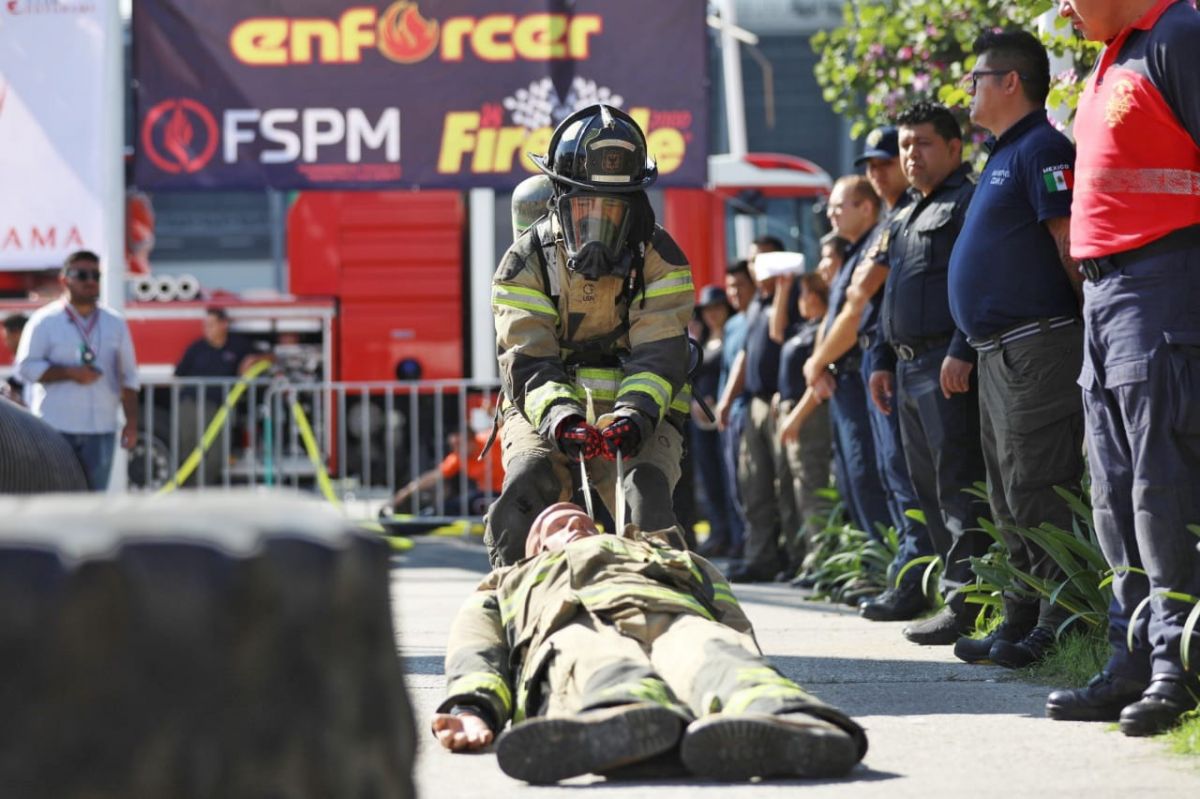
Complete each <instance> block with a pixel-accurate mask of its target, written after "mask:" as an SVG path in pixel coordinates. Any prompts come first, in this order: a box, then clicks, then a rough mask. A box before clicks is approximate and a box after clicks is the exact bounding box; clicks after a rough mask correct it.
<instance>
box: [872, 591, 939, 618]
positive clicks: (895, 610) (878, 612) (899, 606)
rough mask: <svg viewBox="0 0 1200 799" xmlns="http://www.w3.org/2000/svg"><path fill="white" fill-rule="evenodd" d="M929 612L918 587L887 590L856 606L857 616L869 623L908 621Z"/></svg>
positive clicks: (927, 601) (926, 601) (927, 603)
mask: <svg viewBox="0 0 1200 799" xmlns="http://www.w3.org/2000/svg"><path fill="white" fill-rule="evenodd" d="M927 610H929V600H928V599H926V598H925V595H924V594H923V593H922V592H921V588H920V586H917V585H906V586H903V587H901V588H889V589H888V590H886V591H884V592H883V593H882V594H880V595H879V596H877V597H875V598H874V599H871V600H868V601H866V602H863V603H861V604H860V605H859V606H858V615H860V616H862V617H863V618H864V619H870V620H871V621H909V620H910V619H915V618H916V617H917V616H920V615H921V614H922V613H924V612H925V611H927Z"/></svg>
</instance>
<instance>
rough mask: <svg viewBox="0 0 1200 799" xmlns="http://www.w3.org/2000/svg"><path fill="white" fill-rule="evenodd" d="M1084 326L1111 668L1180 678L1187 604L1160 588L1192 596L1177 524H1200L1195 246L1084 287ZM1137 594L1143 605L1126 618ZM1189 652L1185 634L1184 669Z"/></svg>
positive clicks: (1197, 586) (1188, 540)
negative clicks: (1111, 574) (1109, 576)
mask: <svg viewBox="0 0 1200 799" xmlns="http://www.w3.org/2000/svg"><path fill="white" fill-rule="evenodd" d="M1084 332H1085V357H1084V362H1083V371H1082V373H1081V375H1080V377H1079V383H1080V385H1081V386H1083V404H1084V410H1085V415H1086V420H1087V442H1088V462H1089V464H1090V466H1091V474H1092V506H1093V512H1094V515H1095V524H1096V533H1097V535H1098V537H1099V539H1100V545H1101V547H1102V548H1103V549H1104V556H1105V558H1106V559H1107V560H1108V562H1109V564H1110V565H1111V566H1112V567H1113V568H1114V569H1115V571H1116V576H1115V579H1114V580H1113V603H1112V606H1111V608H1110V610H1109V638H1110V640H1111V642H1112V654H1111V658H1110V660H1109V668H1110V669H1111V670H1112V671H1113V672H1114V673H1116V674H1120V675H1122V676H1127V677H1130V678H1133V679H1143V680H1144V679H1146V678H1148V677H1149V676H1151V675H1152V674H1173V675H1178V674H1181V673H1182V671H1183V666H1182V663H1181V662H1180V644H1181V642H1182V638H1183V625H1184V622H1185V620H1186V618H1187V614H1188V612H1189V611H1190V609H1191V607H1192V605H1193V604H1194V600H1188V601H1182V600H1178V599H1172V598H1170V597H1169V596H1167V595H1166V592H1168V591H1170V592H1178V593H1181V594H1187V595H1191V596H1192V597H1197V596H1200V552H1197V549H1196V546H1197V542H1198V541H1200V539H1198V538H1197V537H1196V536H1195V535H1194V534H1193V533H1191V532H1189V531H1188V529H1187V525H1189V524H1191V525H1195V524H1200V249H1192V250H1184V251H1180V252H1174V253H1166V254H1161V255H1157V256H1150V257H1146V258H1144V259H1142V260H1139V261H1135V262H1133V263H1131V264H1129V265H1127V266H1126V267H1124V268H1123V269H1120V270H1118V271H1116V272H1113V273H1111V274H1109V275H1107V276H1105V277H1103V278H1101V279H1100V280H1099V281H1098V282H1094V283H1093V282H1088V283H1085V284H1084ZM1127 567H1132V568H1135V569H1144V570H1145V575H1143V574H1141V573H1139V572H1135V571H1130V570H1128V568H1127ZM1147 596H1150V597H1151V601H1150V605H1149V607H1148V608H1144V609H1143V610H1142V611H1141V613H1139V615H1138V616H1137V618H1131V616H1132V614H1133V611H1134V610H1135V608H1137V606H1138V605H1139V603H1141V601H1142V600H1143V599H1145V598H1146V597H1147ZM1130 626H1132V627H1133V643H1134V649H1133V651H1132V652H1130V651H1129V650H1128V648H1127V646H1126V631H1127V630H1128V628H1129V627H1130ZM1198 648H1200V636H1195V637H1193V639H1192V642H1191V650H1192V659H1193V664H1192V670H1193V673H1195V670H1196V668H1197V667H1196V665H1195V661H1196V659H1197V658H1200V649H1198Z"/></svg>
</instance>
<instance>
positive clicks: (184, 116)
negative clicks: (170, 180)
mask: <svg viewBox="0 0 1200 799" xmlns="http://www.w3.org/2000/svg"><path fill="white" fill-rule="evenodd" d="M217 141H218V134H217V120H216V119H214V118H213V115H212V112H210V111H209V110H208V109H207V108H205V107H204V106H202V105H201V104H200V103H198V102H196V101H195V100H190V99H188V98H186V97H181V98H175V99H172V100H163V101H162V102H161V103H159V104H158V105H156V106H154V107H153V108H151V109H150V111H149V112H148V113H147V114H146V119H145V121H143V122H142V149H143V150H144V151H145V153H146V157H147V158H149V159H150V161H151V162H152V163H153V164H154V165H155V166H156V167H158V168H159V169H161V170H162V171H164V172H167V173H169V174H172V175H178V174H179V173H181V172H182V173H184V174H189V175H190V174H192V173H193V172H199V171H200V170H201V169H203V168H204V167H205V166H206V165H207V164H208V162H209V161H211V160H212V157H213V153H215V152H216V151H217Z"/></svg>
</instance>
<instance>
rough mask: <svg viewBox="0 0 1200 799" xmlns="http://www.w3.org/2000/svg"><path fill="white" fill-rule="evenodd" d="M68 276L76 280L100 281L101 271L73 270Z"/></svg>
mask: <svg viewBox="0 0 1200 799" xmlns="http://www.w3.org/2000/svg"><path fill="white" fill-rule="evenodd" d="M67 274H69V275H70V276H71V277H73V278H75V279H76V280H99V279H100V270H99V269H72V270H71V271H70V272H68V273H67Z"/></svg>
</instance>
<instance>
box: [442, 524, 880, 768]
mask: <svg viewBox="0 0 1200 799" xmlns="http://www.w3.org/2000/svg"><path fill="white" fill-rule="evenodd" d="M672 538H674V539H677V538H678V535H677V533H676V532H675V531H674V530H666V531H661V532H654V533H647V532H643V531H641V530H639V529H638V528H636V527H635V526H634V525H629V526H627V527H626V528H625V530H624V531H623V533H622V534H621V535H619V536H617V535H600V534H599V531H598V530H597V528H596V525H595V523H594V522H593V521H592V520H591V519H590V518H589V517H588V516H587V514H586V513H585V512H584V511H583V509H582V508H580V507H579V506H578V505H573V504H571V503H566V502H560V503H556V504H554V505H551V506H550V507H548V508H546V510H544V511H543V512H542V513H541V514H539V515H538V516H537V518H536V519H535V520H534V522H533V525H532V527H531V529H530V531H529V536H528V539H527V541H526V550H525V552H526V557H525V559H523V560H521V561H519V562H518V563H516V564H514V565H512V566H506V567H502V568H499V569H496V570H495V571H493V572H491V573H490V574H489V575H488V576H487V577H486V578H484V580H483V582H482V583H481V584H480V585H479V587H478V589H477V590H476V591H475V593H474V594H472V595H471V597H470V598H469V599H468V600H467V601H466V603H465V604H464V606H463V608H462V610H461V611H460V612H459V614H458V616H457V618H456V619H455V621H454V624H453V626H452V628H451V632H450V642H449V645H448V647H447V655H446V680H447V696H446V699H445V700H444V701H443V702H442V703H441V705H439V707H438V709H437V711H436V713H435V715H434V717H433V723H432V730H433V733H434V735H435V736H436V737H437V739H438V741H439V742H440V743H441V744H442V746H444V747H445V748H446V749H449V750H451V751H455V752H462V751H471V750H478V749H482V748H484V747H486V746H488V745H490V744H491V743H492V741H493V739H494V738H495V737H496V736H497V735H498V734H499V733H500V731H501V730H502V729H503V728H504V727H505V725H506V724H507V723H508V721H509V720H510V719H511V720H512V721H513V726H512V727H511V728H510V729H509V730H508V731H507V732H505V733H503V734H501V735H499V739H498V741H497V746H496V754H497V758H498V760H499V765H500V768H501V770H503V771H504V773H505V774H507V775H509V776H510V777H514V778H516V779H520V780H524V781H526V782H531V783H553V782H556V781H558V780H562V779H568V778H571V777H575V776H579V775H582V774H588V773H593V774H605V773H609V772H612V771H613V770H615V769H620V768H622V767H626V766H630V765H632V764H635V763H639V762H643V761H646V760H649V759H650V758H654V757H655V756H658V755H661V754H663V753H670V752H672V751H673V750H674V749H675V748H676V747H678V749H679V757H680V759H681V760H682V763H683V765H684V766H685V767H686V768H687V769H688V770H689V771H690V772H691V773H692V774H694V775H696V776H699V777H708V778H713V779H719V780H745V779H750V778H753V777H763V778H766V777H785V776H787V777H835V776H842V775H844V774H846V773H847V772H849V771H850V769H852V768H853V767H854V765H855V764H856V763H858V761H859V760H861V759H862V757H863V754H864V753H865V752H866V749H867V739H866V735H865V733H864V732H863V730H862V728H861V727H860V726H859V725H858V724H856V723H855V722H854V721H852V720H851V719H850V718H849V717H848V716H846V715H845V714H844V713H842V712H841V711H839V710H837V709H835V708H833V707H830V706H829V705H826V704H824V703H822V702H820V701H819V700H817V699H816V698H815V697H813V696H812V695H811V694H809V693H807V692H806V691H804V690H803V689H802V688H801V687H800V686H798V685H797V684H796V683H794V682H792V681H791V680H789V679H787V678H786V677H784V676H783V675H782V674H781V673H780V672H778V671H777V670H776V669H775V668H773V667H772V666H771V665H770V664H769V663H768V662H767V661H766V659H765V658H764V657H763V656H762V653H761V651H760V650H759V648H758V644H757V642H756V640H755V638H754V631H753V629H752V627H751V625H750V622H749V620H748V619H747V618H746V616H745V614H744V613H743V612H742V609H741V607H740V606H739V605H738V602H737V600H736V598H735V597H734V596H733V594H732V593H731V591H730V588H729V584H728V583H727V582H725V579H724V577H723V576H722V575H721V573H720V572H719V571H718V570H717V569H716V568H715V567H714V566H712V564H710V563H709V562H708V561H706V560H704V559H703V558H701V557H699V556H698V555H695V554H694V553H691V552H687V551H684V550H682V549H678V548H676V547H675V546H674V545H673V541H672Z"/></svg>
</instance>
